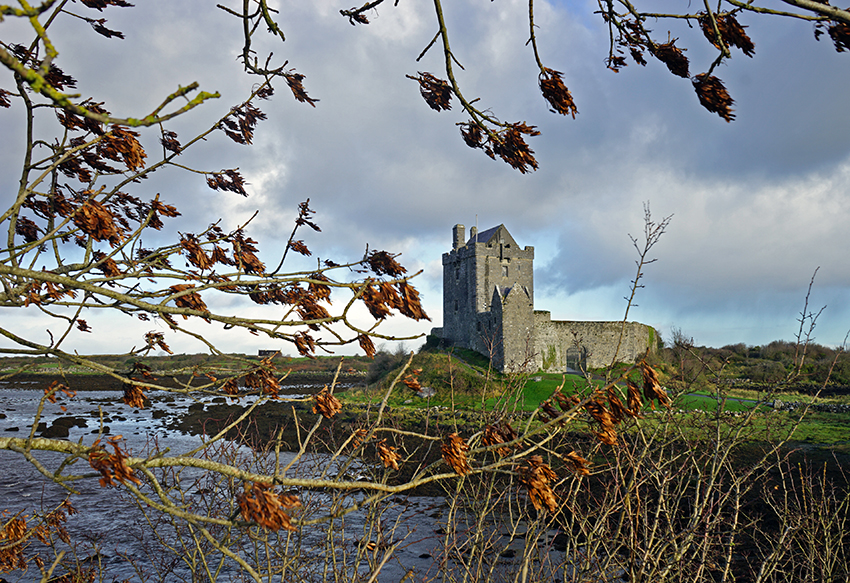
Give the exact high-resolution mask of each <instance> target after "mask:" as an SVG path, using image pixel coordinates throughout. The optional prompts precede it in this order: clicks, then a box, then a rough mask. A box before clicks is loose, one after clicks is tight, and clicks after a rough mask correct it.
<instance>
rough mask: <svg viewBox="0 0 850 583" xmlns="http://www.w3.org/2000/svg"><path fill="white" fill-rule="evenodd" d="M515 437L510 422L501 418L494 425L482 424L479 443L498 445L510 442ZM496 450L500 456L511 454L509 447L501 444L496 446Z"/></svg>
mask: <svg viewBox="0 0 850 583" xmlns="http://www.w3.org/2000/svg"><path fill="white" fill-rule="evenodd" d="M516 438H517V432H516V431H515V430H514V428H513V427H511V424H510V423H508V422H507V421H505V420H502V421H501V422H499V423H497V424H495V425H490V424H488V425H485V426H484V436H483V437H482V438H481V443H483V444H484V445H487V446H490V445H498V444H500V443H510V442H511V441H513V440H515V439H516ZM496 452H497V453H498V454H499V455H500V456H502V457H505V456H508V455H510V454H511V448H510V447H508V446H504V445H503V446H501V447H498V448H496Z"/></svg>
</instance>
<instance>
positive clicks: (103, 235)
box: [73, 199, 125, 247]
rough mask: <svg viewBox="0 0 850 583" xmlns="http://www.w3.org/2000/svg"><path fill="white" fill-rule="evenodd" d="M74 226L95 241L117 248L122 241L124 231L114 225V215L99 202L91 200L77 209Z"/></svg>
mask: <svg viewBox="0 0 850 583" xmlns="http://www.w3.org/2000/svg"><path fill="white" fill-rule="evenodd" d="M73 221H74V224H75V225H76V226H77V227H79V229H80V230H81V231H82V232H84V233H85V234H86V235H88V236H89V237H91V238H92V239H94V240H95V241H107V242H109V244H110V245H111V246H112V247H118V245H120V244H121V242H122V241H123V240H124V237H125V234H124V229H122V228H120V227H118V226H117V225H116V224H115V215H114V214H113V213H112V212H111V211H110V210H108V209H107V208H106V207H104V206H103V204H101V203H100V201H97V200H94V199H91V200H89V201H87V202H86V203H85V204H83V205H82V206H81V207H79V208H77V212H76V213H75V214H74V217H73Z"/></svg>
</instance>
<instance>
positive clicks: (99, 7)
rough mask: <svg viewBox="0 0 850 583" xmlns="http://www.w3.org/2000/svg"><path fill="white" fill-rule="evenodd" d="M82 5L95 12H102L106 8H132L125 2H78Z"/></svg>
mask: <svg viewBox="0 0 850 583" xmlns="http://www.w3.org/2000/svg"><path fill="white" fill-rule="evenodd" d="M80 2H81V3H82V4H84V5H85V6H88V7H89V8H94V9H96V10H103V9H104V8H106V7H107V6H120V7H124V8H132V6H133V5H132V4H130V3H129V2H127V1H126V0H80Z"/></svg>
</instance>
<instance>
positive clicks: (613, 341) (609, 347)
mask: <svg viewBox="0 0 850 583" xmlns="http://www.w3.org/2000/svg"><path fill="white" fill-rule="evenodd" d="M621 330H623V322H582V321H564V320H552V319H551V314H550V312H547V311H535V312H534V353H535V361H536V365H537V367H538V369H539V370H544V371H548V372H556V371H563V370H564V369H565V368H566V357H567V351H568V350H569V349H570V348H584V349H585V350H586V351H587V352H586V366H587V367H588V368H600V367H604V366H608V365H609V364H611V362H612V360H614V356H615V351H616V361H617V362H634V361H635V360H638V359H640V358H642V357H643V356H644V354H646V351H647V349H650V350H652V349H653V348H654V344H655V342H654V340H655V330H653V328H652V327H650V326H647V325H646V324H641V323H639V322H626V324H625V330H623V340H622V342H621V343H620V348H619V350H617V341H618V339H619V337H620V332H621Z"/></svg>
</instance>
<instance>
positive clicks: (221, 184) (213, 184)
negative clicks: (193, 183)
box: [207, 169, 248, 196]
mask: <svg viewBox="0 0 850 583" xmlns="http://www.w3.org/2000/svg"><path fill="white" fill-rule="evenodd" d="M207 186H209V187H210V188H212V189H213V190H224V191H228V192H235V193H236V194H241V195H242V196H248V193H247V192H246V190H245V179H244V178H242V175H241V174H240V173H239V170H237V169H229V170H222V171H221V172H213V173H211V174H209V175H208V176H207Z"/></svg>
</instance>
